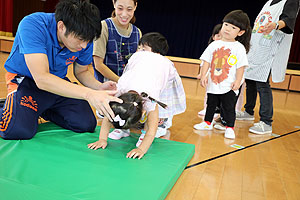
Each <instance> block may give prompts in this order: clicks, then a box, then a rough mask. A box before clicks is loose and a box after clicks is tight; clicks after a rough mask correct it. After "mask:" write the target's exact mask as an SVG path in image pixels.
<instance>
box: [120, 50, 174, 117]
mask: <svg viewBox="0 0 300 200" xmlns="http://www.w3.org/2000/svg"><path fill="white" fill-rule="evenodd" d="M176 73H177V71H176V69H175V67H174V66H173V63H172V62H171V61H170V60H169V59H167V58H165V57H164V56H162V55H160V54H157V53H153V52H149V51H139V52H136V53H134V54H133V55H132V56H131V58H130V59H129V61H128V64H127V65H126V68H125V70H124V73H123V75H122V76H121V77H120V79H119V81H118V84H117V88H118V93H117V96H120V95H121V94H123V93H126V92H128V91H129V90H134V91H136V92H138V93H139V94H141V92H146V93H147V94H148V95H149V96H151V97H153V98H154V99H156V100H160V98H159V97H160V94H161V93H162V91H163V90H164V89H165V88H166V85H167V83H168V81H169V80H171V79H174V77H175V75H176ZM155 104H156V103H153V102H151V101H150V100H148V101H146V102H145V104H144V109H145V110H146V111H147V112H150V111H153V110H154V109H155Z"/></svg>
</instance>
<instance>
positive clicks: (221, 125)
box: [214, 122, 226, 131]
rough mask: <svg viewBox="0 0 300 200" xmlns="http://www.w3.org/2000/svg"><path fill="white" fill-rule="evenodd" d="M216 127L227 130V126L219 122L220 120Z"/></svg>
mask: <svg viewBox="0 0 300 200" xmlns="http://www.w3.org/2000/svg"><path fill="white" fill-rule="evenodd" d="M214 128H215V129H218V130H221V131H225V130H226V127H225V126H224V125H223V124H222V123H218V122H217V123H216V124H215V125H214Z"/></svg>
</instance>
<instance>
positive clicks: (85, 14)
mask: <svg viewBox="0 0 300 200" xmlns="http://www.w3.org/2000/svg"><path fill="white" fill-rule="evenodd" d="M55 20H56V22H59V21H62V22H63V23H64V25H65V26H66V29H67V30H66V34H65V35H66V36H68V35H69V34H70V33H73V34H74V35H75V37H77V38H79V39H80V40H83V41H87V42H92V41H93V40H94V39H97V38H99V37H100V34H101V28H102V27H101V18H100V12H99V9H98V8H97V7H96V6H95V5H93V4H90V3H88V2H86V1H83V0H61V1H60V2H59V3H58V4H57V5H56V9H55Z"/></svg>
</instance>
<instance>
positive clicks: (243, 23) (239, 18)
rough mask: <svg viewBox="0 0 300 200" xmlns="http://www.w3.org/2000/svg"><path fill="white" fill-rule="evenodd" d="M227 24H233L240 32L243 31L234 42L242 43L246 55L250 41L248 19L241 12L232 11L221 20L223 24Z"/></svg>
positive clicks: (245, 14) (250, 30)
mask: <svg viewBox="0 0 300 200" xmlns="http://www.w3.org/2000/svg"><path fill="white" fill-rule="evenodd" d="M224 22H227V23H230V24H233V25H235V26H237V27H239V28H240V30H244V31H245V33H244V34H243V35H242V36H237V37H236V40H237V41H239V42H240V43H242V44H243V45H244V47H245V49H246V52H247V53H248V52H249V50H250V39H251V32H252V29H251V26H250V19H249V17H248V15H247V13H245V12H244V11H242V10H233V11H231V12H229V13H228V14H227V15H226V16H225V17H224V19H223V23H224Z"/></svg>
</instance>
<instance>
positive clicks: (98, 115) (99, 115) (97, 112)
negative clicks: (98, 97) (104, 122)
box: [96, 110, 104, 119]
mask: <svg viewBox="0 0 300 200" xmlns="http://www.w3.org/2000/svg"><path fill="white" fill-rule="evenodd" d="M96 115H97V117H98V118H99V119H103V118H104V115H101V114H100V113H99V111H98V110H96Z"/></svg>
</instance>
